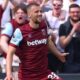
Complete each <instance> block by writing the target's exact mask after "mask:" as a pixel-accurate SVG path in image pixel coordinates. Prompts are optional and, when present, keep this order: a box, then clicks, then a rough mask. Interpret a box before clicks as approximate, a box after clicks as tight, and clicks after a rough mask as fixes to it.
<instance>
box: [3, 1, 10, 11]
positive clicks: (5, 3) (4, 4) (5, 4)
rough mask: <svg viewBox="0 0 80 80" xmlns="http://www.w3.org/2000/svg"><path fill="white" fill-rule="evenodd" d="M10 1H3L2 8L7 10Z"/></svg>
mask: <svg viewBox="0 0 80 80" xmlns="http://www.w3.org/2000/svg"><path fill="white" fill-rule="evenodd" d="M9 1H10V0H3V3H2V8H3V9H4V10H5V9H6V7H7V5H8V2H9Z"/></svg>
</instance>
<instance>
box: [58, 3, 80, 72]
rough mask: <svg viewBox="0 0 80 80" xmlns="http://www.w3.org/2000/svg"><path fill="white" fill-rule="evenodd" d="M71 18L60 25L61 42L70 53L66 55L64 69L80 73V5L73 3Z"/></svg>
mask: <svg viewBox="0 0 80 80" xmlns="http://www.w3.org/2000/svg"><path fill="white" fill-rule="evenodd" d="M69 16H70V17H69V19H68V20H67V22H65V23H64V24H62V25H61V26H60V30H59V36H60V44H61V46H62V47H63V48H65V51H66V52H69V53H70V54H69V55H68V56H67V57H66V59H67V60H66V63H65V64H64V69H63V71H64V72H65V73H80V7H79V5H77V4H71V5H70V7H69Z"/></svg>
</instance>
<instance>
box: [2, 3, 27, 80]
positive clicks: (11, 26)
mask: <svg viewBox="0 0 80 80" xmlns="http://www.w3.org/2000/svg"><path fill="white" fill-rule="evenodd" d="M26 14H27V12H26V5H24V4H20V5H18V6H16V7H15V8H14V19H12V20H11V21H10V22H8V23H6V24H5V28H4V30H3V31H2V32H1V48H2V50H3V52H5V53H2V54H3V56H4V57H6V55H7V54H6V53H7V51H8V46H9V45H8V44H9V41H10V39H11V37H12V35H13V33H14V31H15V29H16V28H18V27H21V26H22V25H24V24H26V23H28V21H27V19H26V17H27V15H26ZM3 43H4V44H3ZM3 61H4V63H3V65H4V68H5V65H6V62H5V59H4V60H3ZM12 66H13V68H12V69H13V74H14V77H15V79H16V80H18V79H17V71H18V66H19V59H18V58H17V56H15V55H14V57H13V64H12Z"/></svg>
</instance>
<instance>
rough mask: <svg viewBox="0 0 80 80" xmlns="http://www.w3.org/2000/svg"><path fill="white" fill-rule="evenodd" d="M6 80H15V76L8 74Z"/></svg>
mask: <svg viewBox="0 0 80 80" xmlns="http://www.w3.org/2000/svg"><path fill="white" fill-rule="evenodd" d="M4 80H14V78H13V77H12V76H6V78H5V79H4Z"/></svg>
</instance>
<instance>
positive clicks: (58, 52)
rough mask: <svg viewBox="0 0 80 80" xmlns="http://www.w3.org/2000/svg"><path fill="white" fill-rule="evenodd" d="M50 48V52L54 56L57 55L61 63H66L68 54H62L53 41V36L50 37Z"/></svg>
mask: <svg viewBox="0 0 80 80" xmlns="http://www.w3.org/2000/svg"><path fill="white" fill-rule="evenodd" d="M48 47H49V49H50V51H51V52H52V54H53V55H55V56H56V57H57V58H58V59H59V60H60V61H61V62H65V56H66V55H67V54H68V53H61V52H60V51H59V50H58V49H57V48H56V46H55V44H54V42H53V40H52V36H49V37H48Z"/></svg>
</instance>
